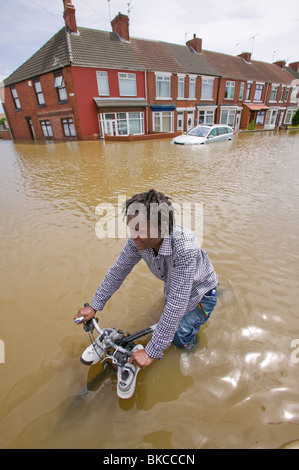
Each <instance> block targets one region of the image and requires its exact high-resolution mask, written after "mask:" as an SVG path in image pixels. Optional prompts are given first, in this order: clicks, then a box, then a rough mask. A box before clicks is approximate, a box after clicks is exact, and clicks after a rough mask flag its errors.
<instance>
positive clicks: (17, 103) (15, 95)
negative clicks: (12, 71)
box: [10, 86, 22, 109]
mask: <svg viewBox="0 0 299 470" xmlns="http://www.w3.org/2000/svg"><path fill="white" fill-rule="evenodd" d="M10 91H11V96H12V99H13V101H14V105H15V108H16V109H22V107H21V103H20V99H19V95H18V92H17V90H16V87H14V86H13V87H11V89H10Z"/></svg>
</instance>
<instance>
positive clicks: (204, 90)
mask: <svg viewBox="0 0 299 470" xmlns="http://www.w3.org/2000/svg"><path fill="white" fill-rule="evenodd" d="M213 86H214V79H213V78H202V84H201V99H202V100H212V99H213Z"/></svg>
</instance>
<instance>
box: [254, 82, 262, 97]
mask: <svg viewBox="0 0 299 470" xmlns="http://www.w3.org/2000/svg"><path fill="white" fill-rule="evenodd" d="M264 85H265V83H260V82H257V83H256V84H255V90H254V97H253V101H258V102H262V96H263V91H264ZM260 87H261V88H260Z"/></svg>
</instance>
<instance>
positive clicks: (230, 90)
mask: <svg viewBox="0 0 299 470" xmlns="http://www.w3.org/2000/svg"><path fill="white" fill-rule="evenodd" d="M235 87H236V82H234V81H232V80H227V81H226V83H225V92H224V99H225V100H233V99H234V96H235ZM225 95H227V96H225Z"/></svg>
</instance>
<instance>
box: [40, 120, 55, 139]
mask: <svg viewBox="0 0 299 470" xmlns="http://www.w3.org/2000/svg"><path fill="white" fill-rule="evenodd" d="M40 126H41V129H42V133H43V136H44V137H45V138H47V137H50V138H51V137H53V129H52V126H51V122H50V121H49V119H42V120H41V121H40Z"/></svg>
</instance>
